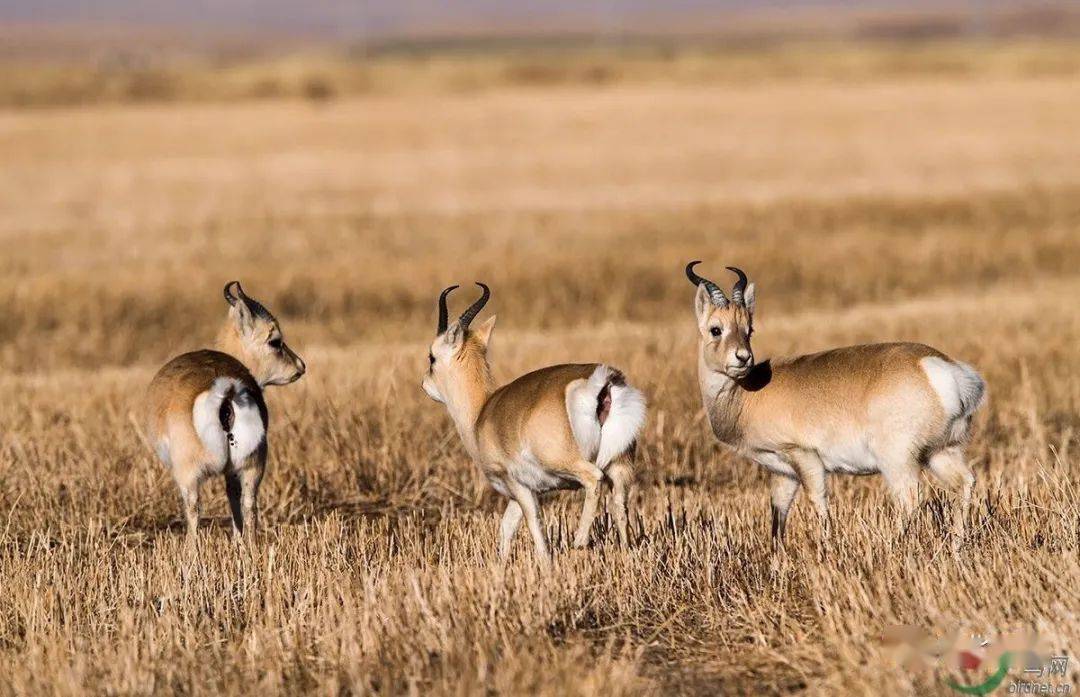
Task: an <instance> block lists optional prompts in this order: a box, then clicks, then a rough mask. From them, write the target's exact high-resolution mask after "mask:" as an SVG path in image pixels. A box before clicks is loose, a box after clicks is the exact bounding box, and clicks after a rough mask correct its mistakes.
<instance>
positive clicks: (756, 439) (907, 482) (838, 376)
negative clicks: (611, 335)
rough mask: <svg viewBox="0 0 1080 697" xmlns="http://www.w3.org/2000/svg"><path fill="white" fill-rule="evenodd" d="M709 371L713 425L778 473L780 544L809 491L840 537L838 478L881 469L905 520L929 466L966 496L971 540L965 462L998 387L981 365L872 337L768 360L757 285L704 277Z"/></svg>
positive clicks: (961, 516)
mask: <svg viewBox="0 0 1080 697" xmlns="http://www.w3.org/2000/svg"><path fill="white" fill-rule="evenodd" d="M699 263H700V262H697V261H694V262H691V263H690V264H688V265H687V267H686V276H687V278H689V279H690V282H691V283H693V284H694V285H695V286H696V287H697V293H696V295H695V296H694V312H695V314H696V316H697V324H698V332H699V334H700V336H699V341H698V378H699V381H700V385H701V396H702V399H703V401H704V404H705V409H706V411H707V413H708V416H709V421H710V423H711V424H712V428H713V432H714V433H715V434H716V437H717V438H718V439H719V440H720V441H721V442H723V443H726V444H728V445H730V446H732V447H733V448H735V450H736V451H738V452H739V453H740V454H742V455H744V456H745V457H747V458H749V459H751V460H753V461H754V462H757V463H758V464H759V465H761V466H762V467H764V468H765V469H766V470H768V471H769V472H770V473H771V474H772V536H773V540H774V543H776V544H779V543H780V541H781V540H782V537H783V533H784V524H785V521H786V520H787V515H788V511H789V509H790V508H791V504H792V502H793V501H794V499H795V495H796V493H798V490H799V487H800V486H802V487H804V488H805V489H806V493H807V495H808V497H809V499H810V502H811V504H812V505H813V507H814V509H815V511H816V513H817V515H818V517H819V518H820V521H821V525H822V528H823V532H824V533H826V534H827V533H828V508H827V490H826V485H825V478H826V475H827V474H881V475H882V477H883V478H884V479H885V482H886V484H887V486H888V489H889V491H890V493H891V494H892V497H893V500H894V501H895V502H896V504H897V505H898V507H899V508H900V510H901V511H902V512H903V513H904V514H905V515H910V513H912V512H913V511H914V509H915V508H916V506H917V504H918V497H919V492H918V485H919V473H920V470H921V469H923V468H924V467H925V468H927V469H929V470H930V472H931V473H932V474H933V475H934V476H935V477H936V478H937V479H938V480H939V481H940V482H941V483H942V484H943V485H944V486H945V487H946V488H948V489H950V490H951V491H952V492H954V493H955V494H956V495H957V496H958V499H959V500H958V502H957V504H956V507H955V509H954V512H953V525H952V527H953V545H954V548H956V547H958V546H959V545H960V542H961V540H962V537H963V532H964V521H965V519H966V517H967V512H968V508H969V506H970V502H971V489H972V486H973V484H974V481H975V477H974V475H973V474H972V472H971V469H970V468H969V467H968V465H967V463H966V462H965V459H964V446H965V444H966V442H967V439H968V434H969V430H970V427H971V420H972V416H973V414H974V413H975V411H976V410H977V409H978V408H979V406H980V405H981V404H982V402H983V397H984V395H985V390H986V384H985V383H984V382H983V379H982V378H981V377H980V376H979V374H978V373H977V372H975V370H974V369H973V368H972V367H971V366H969V365H966V364H964V363H960V362H959V361H954V360H952V359H950V358H949V357H947V356H945V355H944V354H943V353H941V352H940V351H937V350H936V349H933V348H930V347H929V346H924V345H922V344H913V343H889V344H868V345H862V346H849V347H846V348H837V349H832V350H829V351H823V352H821V353H815V354H810V355H804V356H797V357H793V358H783V359H773V360H769V361H764V362H760V363H756V362H755V361H754V353H753V350H752V348H751V346H750V337H751V335H752V333H753V329H754V299H755V289H754V285H753V284H752V283H751V284H748V283H747V278H746V274H744V273H743V272H742V271H740V270H739V269H737V268H733V267H730V266H729V267H728V269H729V270H730V271H732V272H734V273H735V274H736V275H737V277H738V280H737V281H736V283H735V285H734V288H733V289H732V292H731V298H730V299H729V298H728V297H727V295H725V294H724V292H723V291H722V290H721V289H720V288H719V287H718V286H717V285H716V284H715V283H713V282H712V281H709V280H708V279H705V278H702V277H701V276H698V275H697V274H696V273H695V272H694V266H695V265H697V264H699Z"/></svg>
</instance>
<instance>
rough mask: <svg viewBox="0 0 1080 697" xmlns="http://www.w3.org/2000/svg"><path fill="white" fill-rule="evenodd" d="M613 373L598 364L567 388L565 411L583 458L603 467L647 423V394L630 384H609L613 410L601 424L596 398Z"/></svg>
mask: <svg viewBox="0 0 1080 697" xmlns="http://www.w3.org/2000/svg"><path fill="white" fill-rule="evenodd" d="M614 374H615V371H614V370H612V369H611V368H609V367H607V366H606V365H599V366H597V367H596V370H594V371H593V373H592V375H590V376H589V379H588V380H575V381H574V382H572V383H570V384H569V385H568V386H567V388H566V413H567V416H569V418H570V429H571V431H573V433H574V440H576V441H577V443H578V448H579V449H580V451H581V455H582V457H583V458H585V459H586V460H588V461H589V462H592V463H595V464H596V466H597V467H599V468H600V469H601V470H603V469H606V468H607V466H608V465H609V464H610V463H611V461H612V460H614V459H615V458H616V457H618V456H619V455H622V454H623V453H625V452H626V451H627V450H628V449H629V448H630V446H631V445H632V444H633V443H634V441H635V440H637V437H638V433H640V432H641V429H642V427H643V426H644V425H645V396H644V395H643V394H641V392H640V391H638V390H636V389H634V388H633V387H631V386H630V385H627V384H621V385H616V384H613V385H611V386H610V388H609V390H610V393H611V410H610V411H609V412H608V416H607V419H605V421H604V424H603V426H601V425H600V419H599V418H598V417H597V414H596V407H597V401H598V399H599V397H600V391H601V390H603V389H604V386H605V385H607V384H608V382H609V380H611V378H612V376H613V375H614Z"/></svg>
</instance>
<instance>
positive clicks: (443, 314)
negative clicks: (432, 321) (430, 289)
mask: <svg viewBox="0 0 1080 697" xmlns="http://www.w3.org/2000/svg"><path fill="white" fill-rule="evenodd" d="M455 288H457V286H450V287H449V288H444V289H443V292H442V293H439V328H438V329H436V330H435V336H438V335H440V334H442V333H443V332H445V331H446V323H447V321H448V320H449V319H450V313H449V312H448V311H447V309H446V296H448V295H450V291H452V290H454V289H455Z"/></svg>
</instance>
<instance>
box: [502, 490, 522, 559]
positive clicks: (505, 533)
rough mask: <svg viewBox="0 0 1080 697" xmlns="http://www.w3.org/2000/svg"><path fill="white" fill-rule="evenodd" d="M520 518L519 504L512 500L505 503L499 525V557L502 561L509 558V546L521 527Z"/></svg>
mask: <svg viewBox="0 0 1080 697" xmlns="http://www.w3.org/2000/svg"><path fill="white" fill-rule="evenodd" d="M522 516H523V511H522V509H521V504H519V503H518V502H517V501H515V500H514V499H510V500H509V501H507V502H506V510H505V511H503V517H502V521H501V522H500V523H499V557H500V558H502V559H507V558H509V557H510V544H511V542H513V540H514V534H515V533H516V532H517V530H518V528H519V527H521V519H522Z"/></svg>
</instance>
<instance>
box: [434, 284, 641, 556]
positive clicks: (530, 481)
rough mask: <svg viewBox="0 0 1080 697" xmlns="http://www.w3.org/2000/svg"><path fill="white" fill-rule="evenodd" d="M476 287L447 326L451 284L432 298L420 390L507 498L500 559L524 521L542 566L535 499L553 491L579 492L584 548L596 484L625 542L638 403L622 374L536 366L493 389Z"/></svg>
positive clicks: (487, 325)
mask: <svg viewBox="0 0 1080 697" xmlns="http://www.w3.org/2000/svg"><path fill="white" fill-rule="evenodd" d="M477 285H478V286H480V288H481V289H483V295H482V296H481V297H480V299H479V300H477V301H476V302H475V303H473V304H472V306H471V307H469V309H467V310H465V312H464V313H462V315H461V317H460V318H459V319H458V320H457V321H456V322H454V323H453V324H449V325H448V324H447V318H448V312H447V309H446V296H447V295H449V294H450V292H451V291H452V290H454V289H455V288H457V286H451V287H449V288H447V289H446V290H444V291H443V292H442V294H440V295H439V326H438V330H437V332H436V337H435V341H434V342H432V344H431V351H430V352H429V354H428V363H429V365H428V370H427V372H426V373H425V374H424V380H423V387H424V391H425V392H427V394H428V396H429V397H431V398H432V399H434V400H435V401H437V402H442V403H443V404H445V405H446V408H447V410H448V411H449V412H450V418H451V419H453V421H454V425H455V426H456V427H457V431H458V434H460V436H461V440H462V442H463V443H464V444H465V449H466V450H467V451H468V453H469V455H470V456H471V457H472V459H473V460H474V461H475V462H476V464H477V465H478V466H479V467H480V469H481V471H482V472H483V473H484V476H486V477H487V479H488V481H489V482H490V483H491V486H492V487H493V488H494V489H495V491H497V492H499V493H500V494H502V495H503V496H505V497H507V498H508V499H509V501H508V502H507V504H506V512H505V513H504V514H503V518H502V523H501V524H500V526H499V554H500V555H501V556H502V557H503V558H506V556H507V555H508V554H509V553H510V542H511V540H512V539H513V537H514V533H515V532H516V531H517V529H518V527H519V525H520V524H521V520H522V518H523V517H524V518H525V521H526V524H527V525H528V526H529V532H530V533H531V534H532V538H533V543H534V545H535V546H536V554H537V556H538V557H539V559H540V563H541V565H543V566H545V567H546V566H547V565H548V564H549V562H550V554H549V552H548V546H547V540H546V539H545V535H544V528H543V525H542V523H541V520H540V508H539V503H538V500H537V495H538V494H541V493H544V492H546V491H551V490H554V489H573V488H578V487H581V488H583V489H584V490H585V504H584V506H583V507H582V509H581V519H580V520H579V522H578V526H577V531H576V532H575V534H574V546H575V547H578V548H580V547H584V546H586V545H587V544H588V541H589V531H590V529H591V527H592V523H593V519H594V518H595V517H596V509H597V506H598V504H599V500H600V486H601V484H602V483H603V482H604V480H605V479H606V480H607V481H609V482H610V483H611V488H612V506H611V512H612V517H613V518H614V521H615V524H616V527H617V528H618V533H619V539H620V540H621V542H622V543H623V544H626V543H627V542H628V538H629V533H628V530H627V517H628V508H627V495H628V489H629V487H630V486H631V484H632V483H633V462H632V460H633V454H634V444H635V441H636V439H637V436H638V432H639V431H640V430H641V427H642V426H643V425H644V423H645V398H644V397H643V396H642V394H641V393H640V392H638V391H637V390H636V389H634V388H633V387H631V386H630V385H628V384H627V382H626V379H625V378H624V377H623V374H622V373H621V372H619V371H618V370H615V369H614V368H610V367H608V366H606V365H602V364H596V363H587V364H577V365H555V366H551V367H548V368H541V369H540V370H536V371H533V372H531V373H527V374H525V375H523V376H521V377H519V378H518V379H516V380H514V381H513V382H511V383H509V384H507V385H503V386H502V387H500V388H498V389H496V388H495V381H494V379H493V378H492V375H491V367H490V366H489V365H488V346H489V345H490V343H491V332H492V329H494V327H495V317H494V315H493V316H492V317H490V318H489V319H488V320H486V321H485V322H484V323H483V324H481V325H480V326H479V327H477V328H476V329H472V328H470V326H469V325H470V323H471V322H472V320H473V319H474V318H475V317H476V315H477V314H478V313H479V312H480V310H481V309H482V308H483V307H484V305H485V304H486V303H487V301H488V298H489V297H491V292H490V291H489V290H488V287H487V286H485V285H484V284H483V283H477Z"/></svg>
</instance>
